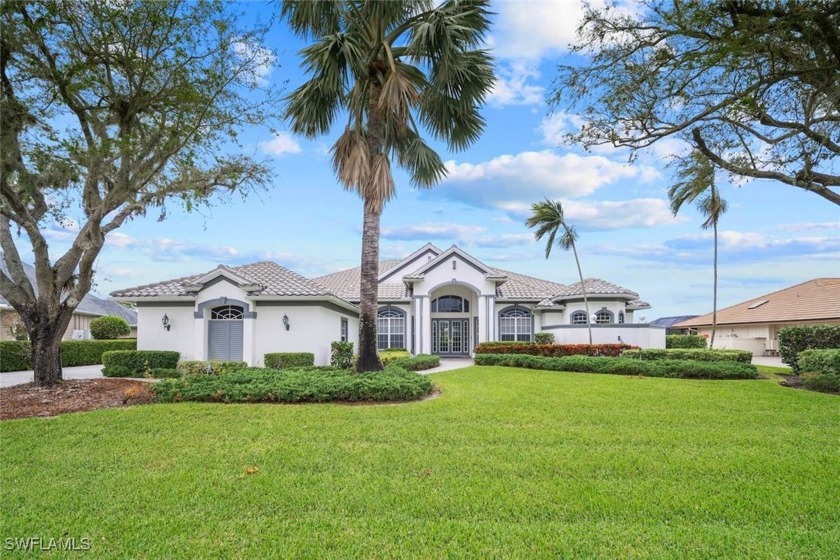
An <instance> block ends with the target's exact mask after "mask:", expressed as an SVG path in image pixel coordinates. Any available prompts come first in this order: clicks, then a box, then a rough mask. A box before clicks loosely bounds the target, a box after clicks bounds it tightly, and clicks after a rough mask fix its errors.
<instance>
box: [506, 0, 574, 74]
mask: <svg viewBox="0 0 840 560" xmlns="http://www.w3.org/2000/svg"><path fill="white" fill-rule="evenodd" d="M494 7H495V9H496V11H497V12H498V18H497V24H496V26H495V29H494V31H493V35H492V37H491V41H490V44H491V45H492V47H493V51H494V54H495V55H496V56H498V57H500V58H508V59H530V60H536V59H539V58H541V57H543V56H545V55H546V54H549V53H561V52H565V51H567V50H568V46H569V44H570V43H572V42H573V41H574V40H575V37H576V29H577V26H578V23H579V22H580V21H581V18H582V17H583V6H582V3H581V2H579V1H576V0H564V1H562V2H556V1H536V2H533V1H532V2H499V3H497V4H495V6H494Z"/></svg>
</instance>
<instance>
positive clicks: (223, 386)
mask: <svg viewBox="0 0 840 560" xmlns="http://www.w3.org/2000/svg"><path fill="white" fill-rule="evenodd" d="M432 388H433V386H432V383H431V381H429V378H428V377H426V376H423V375H420V374H418V373H414V372H410V371H407V370H405V369H403V368H401V367H397V366H393V365H391V366H389V367H387V368H386V369H385V370H384V371H378V372H373V373H365V374H362V375H357V374H355V373H354V372H353V371H352V370H339V369H335V368H329V367H305V368H293V369H286V370H282V371H281V370H275V369H265V368H247V369H241V370H238V371H235V372H232V373H227V374H224V375H219V376H210V375H202V376H194V377H183V378H181V379H171V380H164V381H161V382H160V383H156V384H155V385H154V386H153V387H152V391H153V392H154V394H155V395H156V397H157V400H158V401H159V402H164V403H166V402H179V401H199V402H226V403H232V402H249V403H254V402H288V403H300V402H330V401H376V402H382V401H407V400H416V399H419V398H421V397H423V396H425V395H428V394H429V393H430V392H431V391H432Z"/></svg>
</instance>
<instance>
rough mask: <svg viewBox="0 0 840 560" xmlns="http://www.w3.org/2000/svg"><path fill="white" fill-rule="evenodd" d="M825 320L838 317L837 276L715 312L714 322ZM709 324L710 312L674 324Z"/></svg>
mask: <svg viewBox="0 0 840 560" xmlns="http://www.w3.org/2000/svg"><path fill="white" fill-rule="evenodd" d="M826 320H831V321H838V320H840V278H815V279H813V280H809V281H807V282H803V283H802V284H797V285H795V286H791V287H790V288H785V289H783V290H779V291H778V292H772V293H770V294H765V295H763V296H759V297H755V298H752V299H748V300H746V301H743V302H741V303H738V304H736V305H732V306H730V307H726V308H724V309H720V310H718V312H717V323H718V325H734V324H742V323H787V322H797V321H826ZM711 324H712V314H711V313H708V314H706V315H701V316H700V317H695V318H694V319H689V320H688V321H683V322H681V323H677V324H676V325H675V326H676V327H680V328H684V327H699V326H704V325H711Z"/></svg>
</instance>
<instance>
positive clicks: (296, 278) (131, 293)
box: [111, 261, 340, 298]
mask: <svg viewBox="0 0 840 560" xmlns="http://www.w3.org/2000/svg"><path fill="white" fill-rule="evenodd" d="M220 276H223V277H225V278H227V279H228V280H230V281H232V282H233V283H235V284H237V285H239V286H241V287H242V288H243V289H245V290H246V291H248V292H249V294H250V295H252V296H278V297H293V296H333V297H335V296H336V294H334V293H333V292H331V291H329V290H328V289H327V288H325V287H324V286H322V285H320V284H317V283H316V282H314V281H312V280H309V279H308V278H304V277H303V276H301V275H300V274H297V273H296V272H292V271H291V270H289V269H288V268H285V267H283V266H280V265H279V264H277V263H274V262H270V261H262V262H256V263H252V264H246V265H242V266H226V265H220V266H218V267H216V268H215V269H213V270H211V271H210V272H205V273H202V274H197V275H194V276H184V277H181V278H174V279H172V280H164V281H163V282H156V283H154V284H145V285H143V286H136V287H134V288H126V289H124V290H117V291H115V292H111V296H113V297H119V298H146V297H166V296H172V297H185V296H192V295H193V294H194V293H195V292H196V291H198V290H200V289H201V288H202V287H203V285H204V284H206V283H207V282H211V281H213V280H215V279H216V278H218V277H220ZM339 297H340V296H339Z"/></svg>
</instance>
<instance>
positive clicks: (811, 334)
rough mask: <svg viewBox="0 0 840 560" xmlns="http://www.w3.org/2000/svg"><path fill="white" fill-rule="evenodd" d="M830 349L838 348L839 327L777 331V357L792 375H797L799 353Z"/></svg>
mask: <svg viewBox="0 0 840 560" xmlns="http://www.w3.org/2000/svg"><path fill="white" fill-rule="evenodd" d="M830 348H840V325H809V326H806V327H786V328H784V329H781V330H780V331H779V355H780V356H781V357H782V362H784V363H786V364H787V365H789V366H790V367H791V369H793V371H794V373H799V364H798V362H797V360H798V358H797V357H798V355H799V353H800V352H802V351H803V350H809V349H817V350H820V349H830Z"/></svg>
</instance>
